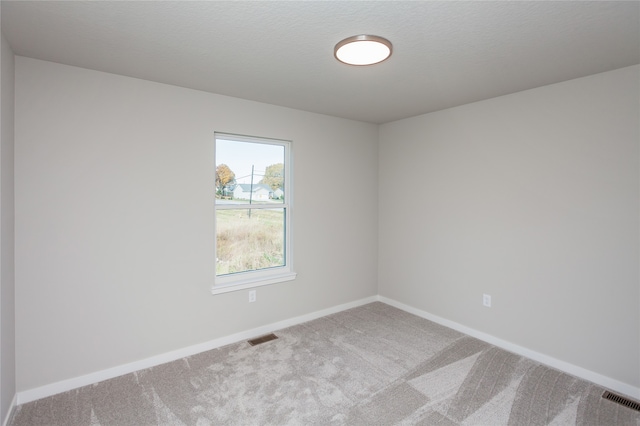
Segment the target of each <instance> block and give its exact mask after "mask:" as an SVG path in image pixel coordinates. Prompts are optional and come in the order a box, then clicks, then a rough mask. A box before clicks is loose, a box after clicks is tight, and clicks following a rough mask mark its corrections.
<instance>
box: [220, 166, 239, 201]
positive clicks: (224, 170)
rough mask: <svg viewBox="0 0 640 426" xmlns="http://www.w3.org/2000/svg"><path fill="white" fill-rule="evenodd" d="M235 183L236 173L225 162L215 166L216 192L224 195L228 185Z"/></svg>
mask: <svg viewBox="0 0 640 426" xmlns="http://www.w3.org/2000/svg"><path fill="white" fill-rule="evenodd" d="M235 183H236V174H235V173H233V171H232V170H231V169H230V168H229V166H227V165H226V164H220V165H219V166H218V167H216V192H217V193H218V194H220V195H225V191H226V189H227V187H228V186H229V185H233V184H235Z"/></svg>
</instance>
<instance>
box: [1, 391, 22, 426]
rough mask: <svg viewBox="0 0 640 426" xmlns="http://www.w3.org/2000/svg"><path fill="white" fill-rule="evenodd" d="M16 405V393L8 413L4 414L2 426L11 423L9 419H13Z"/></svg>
mask: <svg viewBox="0 0 640 426" xmlns="http://www.w3.org/2000/svg"><path fill="white" fill-rule="evenodd" d="M16 405H18V395H17V394H14V395H13V399H12V400H11V405H9V410H8V411H7V415H6V416H4V421H3V422H2V426H7V425H8V424H9V420H11V416H13V412H14V411H15V409H16Z"/></svg>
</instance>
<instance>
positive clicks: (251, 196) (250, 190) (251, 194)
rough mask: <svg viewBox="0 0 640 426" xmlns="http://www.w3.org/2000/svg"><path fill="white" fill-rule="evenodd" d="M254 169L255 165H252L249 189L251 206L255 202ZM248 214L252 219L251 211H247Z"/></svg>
mask: <svg viewBox="0 0 640 426" xmlns="http://www.w3.org/2000/svg"><path fill="white" fill-rule="evenodd" d="M254 167H255V166H254V165H251V187H250V188H249V204H251V203H252V201H253V168H254ZM247 214H248V215H249V217H251V209H249V211H247Z"/></svg>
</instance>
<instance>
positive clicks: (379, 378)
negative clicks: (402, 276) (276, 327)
mask: <svg viewBox="0 0 640 426" xmlns="http://www.w3.org/2000/svg"><path fill="white" fill-rule="evenodd" d="M276 335H277V336H278V339H277V340H272V341H270V342H266V343H262V344H260V345H257V346H250V345H249V344H248V343H246V342H240V343H235V344H232V345H228V346H225V347H221V348H218V349H214V350H211V351H207V352H203V353H200V354H198V355H193V356H190V357H186V358H183V359H180V360H177V361H173V362H170V363H167V364H163V365H160V366H157V367H153V368H149V369H146V370H141V371H138V372H135V373H132V374H127V375H124V376H121V377H117V378H114V379H110V380H106V381H103V382H100V383H96V384H94V385H90V386H85V387H82V388H79V389H75V390H72V391H68V392H65V393H62V394H58V395H54V396H51V397H48V398H43V399H40V400H37V401H33V402H30V403H27V404H23V405H20V406H18V407H17V408H16V410H15V412H14V415H13V418H12V419H11V421H10V422H9V424H10V425H12V426H23V425H29V426H34V425H46V426H54V425H65V426H71V425H123V426H124V425H136V426H141V425H198V426H205V425H442V426H449V425H491V426H493V425H635V426H638V425H640V412H638V411H635V410H632V409H630V408H627V407H624V406H622V405H619V404H616V403H614V402H611V401H608V400H606V399H603V398H602V397H601V396H602V393H603V391H604V389H603V388H601V387H599V386H597V385H595V384H593V383H590V382H587V381H585V380H582V379H579V378H576V377H573V376H570V375H568V374H565V373H562V372H560V371H557V370H554V369H552V368H549V367H546V366H543V365H540V364H539V363H536V362H534V361H531V360H529V359H527V358H523V357H521V356H519V355H515V354H513V353H510V352H507V351H504V350H502V349H499V348H497V347H495V346H492V345H490V344H488V343H484V342H482V341H480V340H477V339H474V338H471V337H469V336H466V335H464V334H461V333H459V332H457V331H454V330H451V329H448V328H446V327H443V326H440V325H438V324H435V323H433V322H431V321H428V320H425V319H423V318H420V317H417V316H415V315H412V314H409V313H406V312H404V311H402V310H399V309H396V308H394V307H391V306H389V305H386V304H383V303H380V302H375V303H371V304H368V305H365V306H361V307H358V308H354V309H350V310H347V311H343V312H339V313H337V314H333V315H329V316H326V317H323V318H320V319H317V320H313V321H310V322H307V323H303V324H299V325H296V326H293V327H290V328H286V329H283V330H280V331H278V332H276Z"/></svg>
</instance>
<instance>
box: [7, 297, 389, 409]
mask: <svg viewBox="0 0 640 426" xmlns="http://www.w3.org/2000/svg"><path fill="white" fill-rule="evenodd" d="M377 300H378V297H377V296H371V297H367V298H365V299H360V300H356V301H354V302H349V303H345V304H342V305H338V306H334V307H331V308H327V309H323V310H320V311H316V312H312V313H310V314H305V315H301V316H299V317H295V318H290V319H286V320H282V321H278V322H275V323H272V324H268V325H264V326H261V327H257V328H253V329H251V330H246V331H241V332H239V333H235V334H232V335H229V336H225V337H220V338H218V339H214V340H210V341H208V342H204V343H200V344H197V345H193V346H188V347H186V348H182V349H178V350H175V351H171V352H166V353H164V354H160V355H156V356H152V357H150V358H145V359H142V360H140V361H135V362H131V363H128V364H124V365H119V366H117V367H113V368H108V369H106V370H101V371H97V372H95V373H90V374H86V375H84V376H80V377H74V378H72V379H67V380H62V381H60V382H56V383H51V384H49V385H44V386H40V387H38V388H34V389H29V390H26V391H22V392H18V394H17V399H14V402H16V400H17V404H25V403H27V402H31V401H35V400H37V399H41V398H45V397H48V396H52V395H56V394H58V393H61V392H66V391H69V390H72V389H77V388H80V387H82V386H87V385H91V384H94V383H97V382H101V381H103V380H107V379H112V378H114V377H119V376H122V375H124V374H129V373H133V372H134V371H138V370H143V369H145V368H150V367H155V366H157V365H160V364H164V363H167V362H171V361H175V360H177V359H181V358H184V357H187V356H191V355H195V354H198V353H201V352H205V351H209V350H211V349H215V348H219V347H221V346H225V345H229V344H231V343H236V342H240V341H242V340H247V339H251V338H252V337H256V336H260V335H262V334H268V333H272V332H274V331H276V330H280V329H283V328H287V327H291V326H294V325H297V324H302V323H304V322H307V321H311V320H314V319H317V318H321V317H323V316H326V315H331V314H334V313H337V312H341V311H344V310H347V309H351V308H355V307H358V306H362V305H366V304H367V303H371V302H375V301H377ZM15 405H16V404H15V403H14V406H15ZM5 421H6V420H5Z"/></svg>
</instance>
